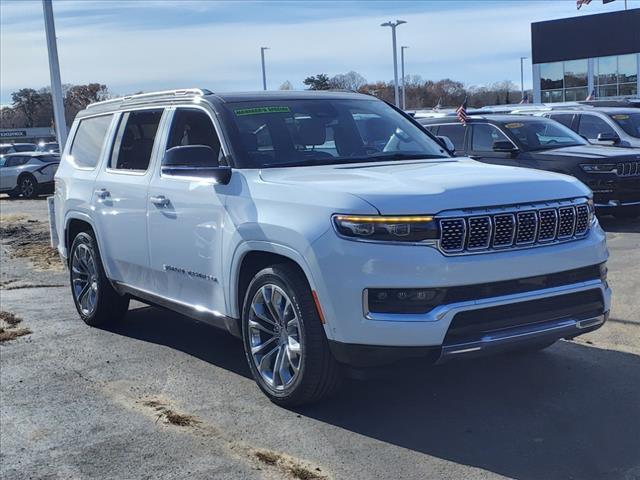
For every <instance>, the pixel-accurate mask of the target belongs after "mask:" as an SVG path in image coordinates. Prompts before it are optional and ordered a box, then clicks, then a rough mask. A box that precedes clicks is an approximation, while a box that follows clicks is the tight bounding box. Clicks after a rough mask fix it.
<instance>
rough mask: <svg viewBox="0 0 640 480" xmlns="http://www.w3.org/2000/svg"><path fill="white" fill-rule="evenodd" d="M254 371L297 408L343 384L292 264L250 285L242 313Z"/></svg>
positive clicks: (275, 396) (269, 391)
mask: <svg viewBox="0 0 640 480" xmlns="http://www.w3.org/2000/svg"><path fill="white" fill-rule="evenodd" d="M242 338H243V343H244V348H245V354H246V357H247V361H248V363H249V368H250V369H251V373H252V375H253V378H254V379H255V381H256V383H257V384H258V386H259V387H260V389H262V391H263V392H264V393H265V394H266V395H267V396H268V397H269V399H270V400H271V401H273V402H274V403H277V404H279V405H283V406H294V405H301V404H305V403H312V402H316V401H319V400H321V399H323V398H325V397H327V396H329V395H330V394H332V393H333V392H334V391H335V390H336V389H337V387H338V386H339V383H340V379H341V375H340V373H341V372H340V369H339V366H338V364H337V362H336V361H335V359H334V358H333V355H332V354H331V352H330V351H329V345H328V342H327V338H326V336H325V333H324V327H323V326H322V322H321V320H320V317H319V315H318V312H317V310H316V306H315V303H314V301H313V297H312V295H311V291H310V289H309V285H308V283H307V280H306V278H305V277H304V275H303V274H302V273H301V272H300V271H299V270H298V269H297V268H295V267H293V266H291V265H287V264H280V265H274V266H272V267H269V268H265V269H263V270H261V271H260V272H258V274H257V275H256V276H255V277H254V278H253V280H252V281H251V283H250V285H249V288H248V291H247V294H246V295H245V300H244V306H243V313H242Z"/></svg>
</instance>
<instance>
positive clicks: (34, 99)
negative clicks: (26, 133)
mask: <svg viewBox="0 0 640 480" xmlns="http://www.w3.org/2000/svg"><path fill="white" fill-rule="evenodd" d="M11 100H13V108H14V109H15V110H17V111H19V112H22V114H23V115H24V118H25V120H26V125H25V126H26V127H33V126H34V124H35V119H36V115H37V111H38V107H39V106H40V105H41V104H42V95H41V94H40V93H38V92H37V91H36V90H34V89H33V88H22V89H20V90H18V91H17V92H13V93H12V94H11Z"/></svg>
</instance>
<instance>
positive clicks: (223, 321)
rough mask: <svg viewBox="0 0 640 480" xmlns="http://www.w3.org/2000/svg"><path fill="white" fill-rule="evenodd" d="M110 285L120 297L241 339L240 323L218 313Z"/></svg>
mask: <svg viewBox="0 0 640 480" xmlns="http://www.w3.org/2000/svg"><path fill="white" fill-rule="evenodd" d="M112 284H113V287H114V288H115V289H116V291H117V292H118V293H119V294H120V295H129V296H131V297H132V298H134V299H136V300H139V301H141V302H143V303H147V304H149V305H153V306H157V307H160V308H165V309H167V310H171V311H172V312H176V313H179V314H181V315H185V316H187V317H189V318H193V319H194V320H198V321H200V322H204V323H206V324H208V325H211V326H213V327H216V328H220V329H222V330H226V331H227V332H229V333H230V334H231V335H233V336H234V337H238V338H240V337H241V332H240V322H239V321H238V320H236V319H235V318H231V317H227V316H226V315H224V314H222V313H220V312H218V311H215V310H209V309H207V308H205V307H203V306H201V305H191V304H189V303H185V302H181V301H179V300H175V299H172V298H166V297H162V296H160V295H157V294H155V293H152V292H149V291H148V290H144V289H141V288H137V287H133V286H131V285H127V284H126V283H122V282H112Z"/></svg>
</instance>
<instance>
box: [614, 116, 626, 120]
mask: <svg viewBox="0 0 640 480" xmlns="http://www.w3.org/2000/svg"><path fill="white" fill-rule="evenodd" d="M611 118H613V119H614V120H629V115H612V116H611Z"/></svg>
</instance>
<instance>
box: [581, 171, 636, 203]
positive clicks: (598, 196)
mask: <svg viewBox="0 0 640 480" xmlns="http://www.w3.org/2000/svg"><path fill="white" fill-rule="evenodd" d="M592 177H593V175H592ZM605 177H606V178H605ZM586 183H587V185H588V186H589V188H591V190H592V191H593V201H594V204H595V206H596V208H598V209H600V210H605V209H615V208H619V207H630V206H640V176H632V177H627V178H625V177H618V176H614V175H606V174H602V176H601V177H600V176H598V178H595V179H594V178H590V179H588V180H587V181H586Z"/></svg>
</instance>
